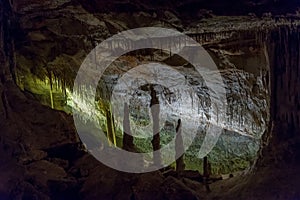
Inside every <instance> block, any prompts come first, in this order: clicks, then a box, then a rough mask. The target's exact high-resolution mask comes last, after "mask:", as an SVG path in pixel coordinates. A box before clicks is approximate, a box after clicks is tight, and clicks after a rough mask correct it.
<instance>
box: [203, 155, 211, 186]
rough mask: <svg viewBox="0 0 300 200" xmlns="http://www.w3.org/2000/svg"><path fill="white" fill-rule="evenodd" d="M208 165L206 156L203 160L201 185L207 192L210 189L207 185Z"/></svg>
mask: <svg viewBox="0 0 300 200" xmlns="http://www.w3.org/2000/svg"><path fill="white" fill-rule="evenodd" d="M209 175H210V173H209V163H208V159H207V156H205V157H204V158H203V183H204V185H205V187H206V191H207V192H210V191H211V190H210V188H209V183H208V180H209Z"/></svg>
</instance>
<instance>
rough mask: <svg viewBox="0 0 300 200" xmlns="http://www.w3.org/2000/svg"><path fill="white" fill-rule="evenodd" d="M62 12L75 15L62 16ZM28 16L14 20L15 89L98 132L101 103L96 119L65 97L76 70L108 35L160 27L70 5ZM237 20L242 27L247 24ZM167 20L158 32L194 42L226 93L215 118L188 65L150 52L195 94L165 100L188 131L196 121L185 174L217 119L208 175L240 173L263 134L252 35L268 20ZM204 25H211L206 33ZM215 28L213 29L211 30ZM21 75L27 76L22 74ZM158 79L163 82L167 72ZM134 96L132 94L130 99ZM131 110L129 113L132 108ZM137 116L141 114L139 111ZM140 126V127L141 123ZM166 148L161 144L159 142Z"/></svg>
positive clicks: (260, 69)
mask: <svg viewBox="0 0 300 200" xmlns="http://www.w3.org/2000/svg"><path fill="white" fill-rule="evenodd" d="M69 11H72V13H75V14H74V15H73V14H68V13H69ZM61 12H63V13H66V14H65V15H64V17H60V13H61ZM36 15H38V13H32V14H30V15H26V16H27V17H24V18H21V21H20V26H21V29H22V30H23V31H24V33H26V35H27V38H26V39H25V38H24V42H26V41H30V44H28V45H21V44H20V48H19V50H18V51H17V52H16V57H17V72H18V73H17V74H18V76H17V82H18V85H19V86H20V87H21V88H23V89H24V90H28V91H30V92H32V93H33V94H34V95H35V96H36V97H37V99H38V100H39V101H40V102H41V103H42V104H45V105H48V106H50V107H52V105H53V107H54V108H55V109H58V110H64V111H67V112H70V108H71V107H76V108H78V109H79V110H81V111H82V112H84V113H86V121H89V120H92V121H98V120H99V119H100V121H101V127H103V128H105V116H106V115H105V112H103V111H104V109H103V108H105V106H104V107H103V105H102V107H101V101H99V110H98V114H97V115H91V112H90V111H91V110H92V109H94V106H93V104H92V103H87V102H85V101H84V98H85V96H76V95H75V96H71V92H70V91H71V88H72V86H73V81H74V77H75V75H76V71H77V69H78V68H79V66H80V64H81V62H82V61H83V59H84V57H85V55H86V54H87V53H88V52H89V51H90V50H91V49H92V47H94V46H95V45H96V44H97V43H99V42H101V41H102V40H103V39H105V38H107V37H108V36H109V35H111V34H113V33H115V32H117V31H121V30H125V29H129V28H133V27H137V26H139V25H140V26H142V25H147V26H149V25H153V26H157V25H159V24H160V25H161V22H160V21H159V20H158V19H157V18H156V17H154V16H153V15H149V14H148V13H146V12H145V13H139V14H134V15H132V16H129V15H128V14H126V13H124V14H122V15H124V16H123V17H120V15H119V14H116V13H115V14H114V13H112V14H109V15H108V14H99V16H98V15H93V14H90V13H89V12H87V11H86V10H84V9H83V8H82V7H80V6H75V7H74V5H72V6H71V5H66V6H64V7H63V8H59V9H54V10H53V12H52V14H51V17H49V16H47V15H45V16H43V17H42V18H43V20H37V19H36ZM53 16H57V17H53ZM141 16H143V17H144V18H145V20H141V23H142V24H140V23H139V21H138V19H139V18H140V17H141ZM164 17H170V13H169V14H165V15H164ZM127 19H128V20H127ZM228 19H229V18H228ZM245 19H247V20H249V19H251V17H246V18H245ZM214 20H216V21H214ZM131 21H135V23H134V24H132V23H131ZM174 21H176V20H171V21H170V22H168V23H167V24H164V26H174V25H176V26H178V27H181V28H183V29H185V30H184V32H187V33H188V34H189V35H190V36H191V37H192V38H193V39H195V40H197V41H198V42H200V43H202V44H203V45H204V47H205V48H206V49H207V50H208V51H209V53H210V54H211V56H212V58H213V59H214V61H215V63H216V64H217V66H218V67H219V69H220V72H221V74H222V76H223V78H224V83H225V84H226V86H227V88H226V91H227V102H228V108H227V110H226V111H223V113H224V115H220V114H219V113H221V111H218V110H215V108H213V107H211V105H210V99H209V98H210V97H209V95H208V93H207V88H206V87H205V83H204V82H203V80H202V79H201V77H200V76H199V75H197V74H195V73H194V71H193V67H192V66H189V64H188V63H185V61H182V60H181V59H178V58H177V57H176V56H171V57H169V54H168V53H164V54H163V55H161V54H160V52H159V51H157V52H155V53H154V57H153V58H152V59H154V61H155V60H157V61H160V62H163V63H166V64H168V65H171V66H172V65H173V66H174V68H176V69H177V70H179V71H181V72H183V73H185V74H186V84H188V85H189V86H190V87H191V88H192V89H193V90H194V91H197V92H196V96H194V95H193V92H192V91H189V90H186V91H184V92H182V91H178V92H176V91H175V92H174V94H173V95H174V98H175V99H174V103H173V106H174V107H176V108H178V109H179V110H177V111H176V112H177V113H178V112H179V113H183V114H184V115H185V117H186V118H189V119H191V125H188V126H194V125H193V124H197V123H198V122H197V121H195V120H196V119H197V117H199V118H200V119H201V121H202V125H200V127H199V128H200V129H201V131H200V132H199V134H200V136H199V139H198V142H197V144H196V145H194V147H193V149H194V150H191V151H192V152H188V153H187V155H189V156H188V157H189V158H187V160H190V161H187V162H190V163H191V164H190V165H188V167H189V168H193V169H200V168H201V167H200V166H201V159H198V158H196V157H197V156H196V155H195V153H196V149H197V148H199V146H201V144H202V140H203V135H205V131H206V125H205V123H206V122H211V123H216V122H217V121H218V118H226V123H225V124H222V125H220V126H222V127H223V128H224V135H223V136H221V139H220V141H219V143H218V145H217V146H216V148H215V149H214V151H213V152H212V153H211V155H212V157H211V158H210V160H211V162H212V168H213V171H214V172H215V173H228V172H230V171H231V170H240V169H244V168H246V167H247V166H249V165H250V164H251V163H252V162H253V160H254V158H255V155H256V152H257V150H258V147H259V139H260V136H261V135H262V133H263V132H264V131H265V129H266V125H267V121H268V118H269V113H268V110H269V108H268V107H269V100H268V83H267V76H268V75H267V73H268V71H269V69H268V68H269V66H268V59H267V58H268V54H267V52H266V51H267V50H266V46H265V44H264V43H263V42H262V40H263V39H264V37H265V36H264V31H262V32H259V31H254V30H253V29H254V28H255V27H258V26H260V25H261V24H263V23H265V24H266V25H267V26H268V27H272V23H273V21H272V20H260V19H254V20H253V21H251V22H249V23H246V22H247V21H246V22H245V21H244V20H243V19H239V18H235V19H234V23H233V24H231V26H229V25H230V24H223V23H227V22H226V21H227V18H226V17H223V18H216V19H213V20H208V21H205V22H199V24H197V25H198V26H196V27H195V26H192V25H189V26H187V27H184V26H185V25H184V23H183V22H180V24H178V21H177V22H176V24H173V22H174ZM283 23H284V22H283ZM211 24H214V26H213V25H211ZM221 24H223V25H221ZM249 24H250V25H249ZM179 25H180V26H179ZM216 26H218V28H217V29H215V30H214V27H216ZM245 27H248V28H249V27H251V30H249V31H248V32H247V31H244V30H243V29H244V28H245ZM87 30H89V32H87ZM204 30H205V31H204ZM205 32H212V33H209V34H208V33H205ZM52 38H56V39H55V42H53V41H52ZM126 42H128V41H126ZM180 42H181V43H182V44H180ZM121 43H122V42H121ZM118 45H120V44H112V47H114V46H115V47H116V46H118ZM178 45H183V41H179V44H178ZM124 47H125V46H124ZM121 48H122V45H121ZM24 52H26V53H24ZM33 58H34V59H33ZM140 59H141V60H148V61H149V56H147V55H141V56H140ZM139 63H141V61H139V60H137V59H136V58H135V57H134V56H130V55H129V56H128V57H127V58H126V59H125V58H124V59H123V60H119V61H118V62H116V66H115V67H112V68H111V69H109V72H108V74H107V75H106V76H105V77H104V79H103V83H105V86H104V87H102V86H100V90H99V97H100V98H102V99H103V98H104V99H107V98H108V95H109V94H110V92H111V90H112V88H113V86H114V84H116V81H117V79H118V78H119V77H120V75H122V73H124V70H125V71H126V70H128V69H130V68H131V67H132V66H136V65H138V64H139ZM125 66H127V67H125ZM28 69H30V72H29V70H28ZM50 77H51V78H52V83H51V82H50V79H49V78H50ZM165 77H166V78H167V77H168V74H167V73H166V74H165ZM39 79H40V80H39ZM50 85H52V89H50V88H51V86H50ZM100 85H101V83H100ZM81 90H82V91H85V95H89V94H90V93H91V91H89V88H88V87H85V86H83V88H82V89H81ZM141 92H142V91H137V93H141ZM164 93H166V91H165V92H164ZM160 98H161V100H162V102H167V100H166V96H164V95H162V96H161V97H160ZM51 99H52V100H53V102H52V101H51ZM71 99H73V100H74V99H75V101H74V102H75V105H74V104H68V102H71ZM139 99H140V100H141V102H143V103H142V105H141V106H142V107H144V108H146V110H147V108H148V104H147V102H148V100H147V95H145V97H144V98H143V96H142V97H141V98H139ZM162 105H164V104H162ZM136 106H137V105H136ZM131 107H132V109H135V108H134V106H131ZM162 109H164V108H162ZM137 111H138V112H140V113H141V114H143V113H142V111H139V110H137ZM163 111H164V110H163ZM165 111H166V110H165ZM132 115H133V116H135V115H137V113H134V112H132ZM175 116H176V115H175ZM146 118H147V117H146ZM175 118H178V116H177V117H173V119H170V120H171V122H172V121H173V122H174V121H177V119H175ZM116 120H117V119H116ZM140 120H142V119H140ZM193 120H194V121H193ZM144 121H145V120H144ZM192 121H193V122H192ZM173 122H172V123H173ZM145 123H147V120H146V121H145ZM116 124H117V125H119V127H122V121H118V122H117V123H116ZM197 126H199V125H197ZM170 130H172V128H171V129H170ZM171 132H172V131H171ZM230 133H232V134H230ZM235 133H236V134H235ZM230 135H232V137H230ZM120 137H121V135H120ZM167 141H168V140H167V139H166V141H165V142H167ZM239 141H241V145H239ZM245 141H248V142H249V143H250V144H249V145H248V146H246V147H245V146H244V145H242V144H244V143H246V142H245ZM233 144H234V145H233ZM143 145H145V144H142V146H143ZM146 146H147V145H146ZM229 146H230V150H228V151H227V150H226V147H229ZM233 147H236V148H238V149H234V148H233ZM243 149H246V151H245V152H243V153H242V151H243ZM193 151H194V152H193ZM235 152H239V153H235ZM232 159H236V160H238V162H237V163H236V164H234V165H232V164H230V163H231V160H232ZM224 160H228V162H226V164H224V167H221V168H219V166H220V164H221V162H222V163H224ZM193 163H196V164H193Z"/></svg>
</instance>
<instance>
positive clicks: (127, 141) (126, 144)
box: [123, 103, 134, 151]
mask: <svg viewBox="0 0 300 200" xmlns="http://www.w3.org/2000/svg"><path fill="white" fill-rule="evenodd" d="M123 149H124V150H127V151H132V150H133V149H134V144H133V136H132V135H131V130H130V120H129V107H128V104H127V103H125V104H124V119H123Z"/></svg>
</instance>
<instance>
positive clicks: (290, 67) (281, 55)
mask: <svg viewBox="0 0 300 200" xmlns="http://www.w3.org/2000/svg"><path fill="white" fill-rule="evenodd" d="M299 47H300V45H299V27H298V26H285V27H280V28H278V29H276V30H273V31H271V33H270V35H269V39H268V51H269V60H270V69H271V74H270V77H271V109H270V115H271V120H270V124H269V130H268V131H267V132H266V133H265V135H264V136H263V143H262V144H263V148H262V151H261V153H262V154H261V157H260V159H259V161H258V163H259V166H267V165H269V166H273V165H276V166H280V167H283V166H286V165H290V164H299V161H300V150H299V144H300V143H299V142H300V141H299V132H300V127H299V126H300V121H299V119H300V118H299V117H300V116H299V108H300V105H299V90H300V88H299V82H300V79H299V68H300V57H299V56H300V49H299Z"/></svg>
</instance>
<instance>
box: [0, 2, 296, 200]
mask: <svg viewBox="0 0 300 200" xmlns="http://www.w3.org/2000/svg"><path fill="white" fill-rule="evenodd" d="M99 2H100V1H89V3H87V1H83V0H81V1H76V2H75V1H67V0H66V1H58V0H57V1H37V0H15V1H11V4H12V10H13V11H14V12H12V11H11V10H10V5H9V2H8V1H1V3H0V14H1V19H0V20H1V23H0V27H1V29H0V65H1V68H0V69H1V71H0V78H1V82H0V96H1V99H0V127H1V129H0V133H1V135H0V156H1V158H2V159H1V161H0V199H96V198H98V199H101V198H102V199H146V198H149V199H200V197H201V195H203V193H204V191H202V193H201V190H199V188H200V187H201V185H200V183H199V182H195V181H192V180H190V179H187V178H183V179H178V178H175V177H173V176H168V177H164V176H163V175H162V174H161V172H153V173H149V174H141V175H131V174H124V173H120V172H117V171H115V170H112V169H110V168H108V167H106V166H103V165H102V164H100V163H99V162H98V161H96V160H95V159H94V158H93V157H92V156H90V155H89V154H87V153H86V152H85V151H84V149H83V147H82V145H81V144H80V141H79V138H78V137H77V136H76V131H75V128H74V125H73V121H72V117H71V116H70V115H67V114H65V113H64V112H59V111H54V110H52V109H50V108H49V107H47V106H43V105H41V104H40V103H39V102H38V101H36V99H34V98H33V96H32V94H30V93H28V92H26V91H25V92H24V91H21V90H20V89H19V88H18V87H17V86H16V84H15V83H14V81H13V78H14V76H15V74H14V67H16V66H14V65H15V64H16V61H15V60H14V52H16V51H15V50H17V51H19V52H23V53H24V56H27V58H26V59H24V56H23V55H16V57H17V58H18V60H22V59H23V60H22V61H23V62H22V64H23V65H22V66H19V67H20V68H21V69H22V70H23V71H24V72H27V74H31V73H34V71H35V70H37V69H40V68H38V67H36V68H34V67H33V66H36V65H41V64H42V63H44V62H45V60H46V61H47V62H54V64H55V59H62V57H63V59H66V60H69V61H70V60H71V59H70V57H68V56H69V55H76V56H74V57H75V58H76V59H74V60H73V61H72V62H74V63H73V64H74V65H76V64H77V66H79V65H78V64H79V63H80V60H81V59H82V58H83V57H84V56H83V55H84V53H82V54H81V52H80V51H77V50H78V49H80V47H81V46H88V45H89V47H90V48H91V47H92V46H93V44H92V43H91V41H88V42H86V43H85V45H82V44H83V43H84V42H83V43H82V44H80V42H82V40H84V39H86V38H84V37H83V39H82V38H81V39H82V40H78V38H80V37H81V36H84V35H85V34H86V33H87V31H89V33H91V34H93V33H94V34H96V33H97V32H99V31H101V30H102V32H101V33H102V35H101V37H103V36H105V35H108V34H110V33H114V32H115V31H117V30H123V29H126V28H129V27H131V26H133V25H131V26H130V25H129V26H128V27H122V26H121V24H118V23H112V21H111V20H106V23H101V22H99V21H97V19H95V17H94V16H92V15H90V13H89V12H96V11H97V12H98V11H102V9H105V10H104V11H111V10H112V11H118V12H119V11H122V10H128V9H129V10H134V9H136V10H139V9H141V8H142V9H146V10H151V9H153V8H157V7H160V8H161V9H164V8H165V7H168V8H171V9H170V10H172V9H174V10H173V12H178V10H181V9H182V10H184V8H187V9H186V10H187V11H186V12H187V13H189V14H188V15H187V14H186V16H191V15H192V14H190V13H191V12H190V10H189V8H190V7H192V6H190V5H189V3H190V4H191V5H193V1H191V2H187V3H186V4H182V3H181V2H177V1H176V3H171V2H168V1H166V2H165V3H162V4H161V5H159V4H158V5H155V4H153V5H152V6H153V8H151V7H150V6H149V5H145V4H146V3H145V2H142V1H139V2H138V3H130V4H126V3H122V2H119V3H116V4H108V3H107V2H103V1H101V2H102V3H99ZM203 2H206V1H203ZM224 2H225V1H224ZM295 2H296V1H289V2H288V3H286V2H285V1H270V0H266V1H255V2H254V1H239V3H237V4H235V6H237V8H239V7H240V6H242V5H244V6H245V7H243V9H241V10H239V9H235V7H234V6H233V7H231V5H232V2H230V1H227V2H226V3H220V4H218V3H216V1H209V2H207V3H203V5H205V6H204V8H206V9H210V8H212V7H213V6H214V8H216V10H215V12H221V8H222V9H223V10H225V11H223V12H225V14H234V13H235V11H236V10H238V12H242V13H247V12H248V11H256V8H259V9H258V10H257V12H258V14H260V13H261V12H264V11H266V10H267V7H269V6H271V7H272V11H273V10H274V12H275V13H277V12H283V11H287V10H288V9H289V8H293V7H294V4H295ZM200 3H202V2H200ZM200 3H198V4H200ZM215 5H218V6H217V7H215ZM82 7H84V8H86V9H87V10H89V12H87V11H86V10H84V9H83V8H82ZM177 7H178V8H177ZM228 7H229V8H228ZM73 8H74V9H73ZM227 8H228V9H227ZM176 9H178V10H176ZM194 9H195V10H193V11H192V13H196V12H199V10H198V8H197V7H195V8H194ZM231 10H233V11H232V12H231ZM72 11H73V12H75V13H72ZM201 13H204V15H211V13H207V12H205V11H202V12H201ZM201 13H200V15H201V16H202V14H201ZM157 14H158V15H159V14H161V13H160V12H158V13H157ZM74 16H75V17H74ZM125 16H128V15H125ZM186 16H185V17H186ZM15 17H18V18H19V19H20V21H19V23H16V24H14V23H13V24H9V23H10V22H11V21H13V19H14V18H15ZM114 17H115V16H114V15H111V16H110V18H114ZM164 17H168V16H166V15H165V16H164ZM45 18H46V20H45ZM51 18H53V19H51ZM136 18H139V17H138V16H137V17H136ZM152 18H153V16H149V15H146V16H145V19H152ZM183 18H184V12H183ZM186 18H188V17H186ZM59 19H64V20H59ZM86 19H88V20H86ZM9 21H10V22H9ZM83 21H84V22H87V23H89V26H86V25H82V26H78V24H82V23H83ZM61 22H62V24H60V23H61ZM174 22H175V23H174ZM176 23H177V22H176V20H175V21H174V20H173V21H172V23H169V24H168V26H175V27H177V25H176ZM8 26H11V27H12V28H11V29H8ZM78 27H80V28H78ZM87 27H90V29H88V28H87ZM12 30H15V31H16V32H18V33H19V34H18V35H17V34H16V33H14V34H10V33H12V32H13V31H12ZM75 33H76V34H75ZM273 34H274V35H273V36H272V37H271V38H273V39H272V40H270V41H268V42H269V49H268V50H269V52H270V53H269V55H270V61H271V64H270V67H271V81H270V82H271V95H272V96H271V122H270V126H269V130H267V131H266V133H265V134H264V138H263V143H262V144H263V145H262V148H261V152H260V153H261V155H260V157H259V159H258V161H257V164H256V166H255V170H254V171H253V172H251V173H250V174H249V175H247V176H246V177H242V178H240V179H236V182H232V183H234V184H233V185H231V184H227V185H225V188H226V189H228V192H225V193H224V187H223V186H222V187H223V188H222V187H220V188H221V189H220V191H218V190H217V188H216V191H218V192H220V193H219V194H217V195H216V196H214V195H212V198H219V199H222V198H223V197H225V198H226V199H230V198H231V199H236V198H240V197H241V196H242V197H243V199H253V198H256V199H259V198H260V199H297V198H299V197H300V194H299V190H298V189H299V185H298V183H299V180H300V178H299V176H298V174H299V169H300V168H299V160H300V151H299V144H300V142H299V141H300V139H299V138H300V137H299V128H300V127H299V124H300V121H299V97H300V96H299V95H298V93H299V91H298V90H299V87H298V85H299V81H300V80H299V76H298V74H299V67H300V64H299V59H296V60H295V59H294V58H299V53H300V52H299V46H297V45H299V43H298V42H294V41H299V29H297V28H295V27H292V28H291V27H288V26H284V27H282V28H281V29H280V30H279V31H278V29H277V30H275V32H274V33H273ZM101 37H99V38H101ZM28 38H29V39H28ZM13 41H14V42H15V45H13V44H12V43H13ZM278 41H281V43H280V44H279V45H278V43H277V42H278ZM40 43H43V44H46V45H42V46H39V45H40ZM54 43H55V45H54ZM86 44H88V45H86ZM293 45H296V46H293ZM28 46H31V48H28ZM45 47H47V48H45ZM89 47H87V50H86V51H88V48H89ZM14 48H16V49H14ZM22 56H23V57H22ZM57 57H58V58H57ZM282 57H283V58H284V59H281V58H282ZM56 62H58V61H56ZM66 68H67V67H66ZM75 71H76V70H75ZM67 72H69V71H67ZM35 74H39V75H41V76H46V74H47V72H46V71H40V72H35ZM57 76H61V74H59V72H57ZM275 168H276V169H275ZM233 181H234V179H233ZM236 185H238V186H237V187H236ZM240 194H242V195H241V196H240ZM208 197H210V196H208Z"/></svg>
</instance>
